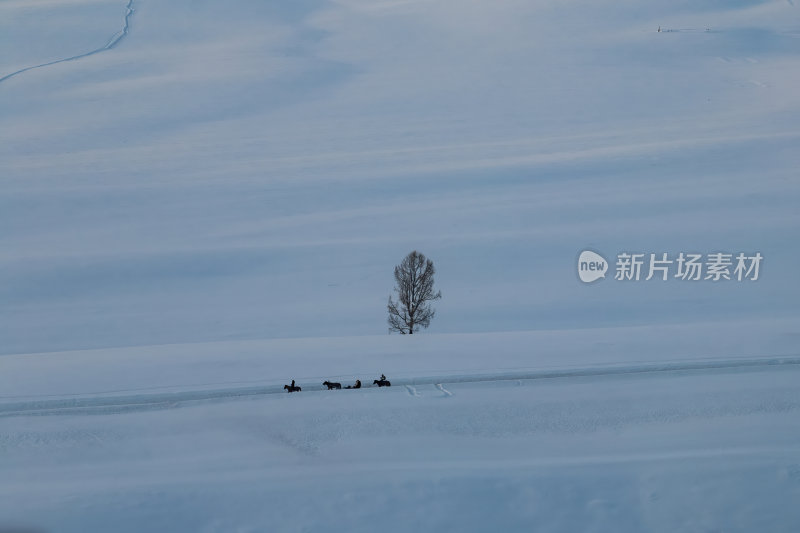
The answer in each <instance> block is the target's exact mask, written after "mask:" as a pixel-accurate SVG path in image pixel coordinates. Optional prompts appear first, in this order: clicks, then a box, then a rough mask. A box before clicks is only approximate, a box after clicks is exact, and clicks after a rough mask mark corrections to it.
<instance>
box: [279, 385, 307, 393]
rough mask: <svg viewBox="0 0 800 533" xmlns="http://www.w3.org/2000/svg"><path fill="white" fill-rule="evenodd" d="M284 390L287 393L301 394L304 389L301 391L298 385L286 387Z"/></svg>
mask: <svg viewBox="0 0 800 533" xmlns="http://www.w3.org/2000/svg"><path fill="white" fill-rule="evenodd" d="M283 390H285V391H286V392H300V391H301V390H303V389H301V388H300V387H299V386H297V385H284V386H283Z"/></svg>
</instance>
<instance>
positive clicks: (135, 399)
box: [0, 355, 800, 418]
mask: <svg viewBox="0 0 800 533" xmlns="http://www.w3.org/2000/svg"><path fill="white" fill-rule="evenodd" d="M788 365H793V366H794V365H800V356H798V355H787V356H776V357H763V358H755V359H718V360H706V361H674V362H664V363H654V364H637V365H611V366H599V367H583V368H565V369H553V370H536V371H517V372H494V373H485V374H469V375H451V376H442V375H439V376H428V377H416V378H412V379H402V378H398V379H392V381H393V382H395V384H396V385H398V386H399V385H402V386H404V387H405V389H406V392H407V393H408V394H409V395H410V396H412V397H419V396H421V395H420V394H419V392H418V391H417V388H416V387H417V386H419V385H434V386H435V387H436V388H437V389H439V391H441V392H442V394H443V397H449V396H452V395H453V393H452V392H450V391H449V390H447V389H446V388H445V387H444V386H443V385H444V384H451V383H452V384H454V383H482V382H494V381H518V380H542V379H571V378H587V377H589V378H591V377H604V376H625V375H632V374H659V373H665V372H669V373H674V372H679V373H689V372H701V373H718V372H730V371H737V370H738V371H749V370H759V369H765V368H769V367H781V366H788ZM298 384H299V385H301V386H302V387H303V388H304V390H307V391H308V392H303V394H304V395H305V394H314V393H315V391H313V390H311V386H312V382H311V381H309V382H298ZM306 387H308V389H306ZM377 388H378V387H377V386H373V385H368V384H366V385H364V389H377ZM392 388H394V387H392ZM317 392H321V391H317ZM266 394H282V395H286V392H285V391H284V390H283V388H282V385H279V384H272V385H262V386H253V387H236V388H204V389H201V390H176V391H170V392H159V393H153V392H147V393H144V392H139V393H136V392H135V391H127V394H125V395H94V396H85V397H62V398H54V399H26V400H12V401H10V402H0V418H6V417H17V416H42V415H79V414H82V415H90V414H120V413H126V412H135V411H147V410H154V409H173V408H176V407H180V406H182V405H187V404H191V403H195V402H220V401H231V400H236V399H242V398H245V397H248V396H261V395H266Z"/></svg>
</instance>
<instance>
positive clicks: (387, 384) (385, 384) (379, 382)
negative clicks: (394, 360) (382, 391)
mask: <svg viewBox="0 0 800 533" xmlns="http://www.w3.org/2000/svg"><path fill="white" fill-rule="evenodd" d="M372 384H373V385H377V386H378V387H391V386H392V384H391V382H390V381H389V380H388V379H386V376H384V375H383V374H381V379H376V380H374V381H373V382H372Z"/></svg>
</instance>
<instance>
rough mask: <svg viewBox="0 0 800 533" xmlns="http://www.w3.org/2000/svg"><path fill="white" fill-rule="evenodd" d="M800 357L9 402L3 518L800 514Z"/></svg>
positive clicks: (661, 525) (142, 521) (226, 527)
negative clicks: (105, 406) (340, 387)
mask: <svg viewBox="0 0 800 533" xmlns="http://www.w3.org/2000/svg"><path fill="white" fill-rule="evenodd" d="M798 379H800V367H798V366H797V365H794V366H791V367H764V368H749V369H744V370H742V369H739V370H725V371H719V370H711V371H700V372H689V373H686V372H673V373H669V372H667V373H655V374H637V375H622V376H619V375H617V376H603V377H597V376H595V377H574V378H563V379H554V380H546V381H542V380H533V381H526V380H521V381H498V382H491V381H490V382H483V383H463V384H449V383H447V382H446V381H445V382H443V383H441V384H440V385H439V386H435V385H433V384H428V385H418V386H414V387H412V386H408V387H402V386H401V387H391V388H390V389H378V388H370V389H365V390H361V391H331V392H328V391H322V390H320V387H319V385H318V386H317V387H315V388H314V389H313V390H311V389H306V390H304V391H303V392H300V393H295V394H292V395H289V394H282V395H278V394H270V395H264V396H256V397H249V398H245V399H240V400H237V401H231V400H230V399H228V400H227V401H224V400H223V401H221V400H219V399H218V400H209V401H205V402H190V403H188V404H183V406H181V407H176V406H175V405H170V404H163V405H159V406H151V407H150V408H149V409H130V408H129V407H125V406H118V407H117V408H116V409H112V410H98V411H95V412H94V413H92V412H86V411H84V412H83V413H78V412H75V411H73V412H69V413H52V414H51V415H50V416H47V415H45V416H22V417H19V416H17V417H10V418H9V417H5V416H3V417H2V418H0V423H2V428H3V431H2V434H0V449H1V450H2V456H1V457H2V462H1V463H0V473H2V476H0V517H2V520H1V521H0V528H1V527H2V526H4V525H5V526H14V527H22V526H27V527H35V528H39V529H34V531H39V530H41V531H58V532H73V531H74V532H86V531H119V532H127V531H131V532H134V531H187V532H189V531H192V532H197V531H202V532H220V533H222V532H231V531H240V532H260V531H282V532H283V531H286V532H295V531H297V532H300V531H305V532H308V531H314V532H316V531H330V530H332V529H333V530H346V531H354V532H360V531H364V532H368V531H376V530H380V531H386V532H395V531H397V532H400V531H409V530H413V531H431V532H434V531H475V532H481V531H491V530H494V529H497V528H499V529H502V530H503V531H558V532H572V531H596V532H605V531H617V532H632V533H633V532H644V531H649V532H665V533H666V532H670V533H673V532H699V531H726V532H752V531H787V532H788V531H796V530H797V529H798V527H800V510H799V509H798V507H797V505H796V502H797V499H798V498H799V497H800V447H798V442H800V433H798V426H797V423H796V421H797V418H798V414H800V395H799V394H798V387H797V381H798Z"/></svg>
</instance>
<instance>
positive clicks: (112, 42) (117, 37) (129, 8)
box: [0, 0, 134, 83]
mask: <svg viewBox="0 0 800 533" xmlns="http://www.w3.org/2000/svg"><path fill="white" fill-rule="evenodd" d="M133 2H134V0H128V3H127V4H126V6H125V23H124V25H123V27H122V29H121V30H120V31H118V32H117V33H115V34H114V35H113V36H112V37H111V39H109V40H108V42H107V43H106V44H105V45H104V46H101V47H100V48H96V49H95V50H92V51H90V52H86V53H84V54H79V55H76V56H72V57H66V58H64V59H57V60H55V61H49V62H47V63H42V64H41V65H33V66H30V67H25V68H23V69H20V70H18V71H16V72H12V73H11V74H7V75H5V76H3V77H2V78H0V83H2V82H4V81H6V80H7V79H10V78H13V77H14V76H16V75H17V74H22V73H23V72H28V71H29V70H34V69H37V68H42V67H49V66H51V65H57V64H58V63H66V62H67V61H75V60H77V59H82V58H84V57H89V56H92V55H94V54H99V53H100V52H105V51H107V50H111V49H112V48H114V47H115V46H117V45H118V44H119V43H120V41H122V39H123V38H124V37H125V36H126V35H128V30H129V29H130V22H131V15H133Z"/></svg>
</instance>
